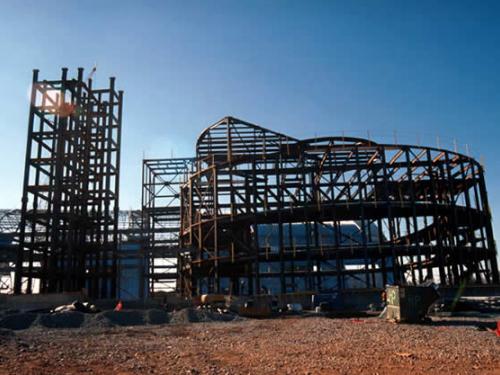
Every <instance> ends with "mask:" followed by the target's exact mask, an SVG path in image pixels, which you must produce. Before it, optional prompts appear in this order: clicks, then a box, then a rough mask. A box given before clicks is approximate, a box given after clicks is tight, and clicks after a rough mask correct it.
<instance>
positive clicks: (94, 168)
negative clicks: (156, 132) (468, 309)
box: [14, 68, 123, 298]
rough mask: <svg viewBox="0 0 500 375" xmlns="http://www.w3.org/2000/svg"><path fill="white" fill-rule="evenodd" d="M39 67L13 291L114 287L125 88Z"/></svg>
mask: <svg viewBox="0 0 500 375" xmlns="http://www.w3.org/2000/svg"><path fill="white" fill-rule="evenodd" d="M83 74H84V72H83V69H82V68H79V69H78V73H77V77H76V79H71V78H68V70H67V69H66V68H63V69H62V75H61V79H59V80H53V81H47V80H40V79H39V77H38V70H34V72H33V81H32V88H31V103H30V112H29V122H28V138H27V147H26V161H25V171H24V183H23V195H22V207H21V219H20V230H19V249H18V252H17V262H16V277H15V285H14V292H15V293H17V294H19V293H22V292H25V293H32V292H35V291H39V292H41V293H46V292H63V291H79V290H82V289H84V288H85V289H86V291H87V292H88V294H89V296H91V297H101V298H105V297H113V296H114V295H115V292H116V267H117V264H116V262H117V260H116V246H117V235H118V233H117V223H118V199H119V177H120V176H119V171H120V142H121V121H122V102H123V92H122V91H117V90H116V89H115V79H114V78H113V77H112V78H110V80H109V87H107V88H103V89H96V88H94V87H93V85H92V80H91V79H90V78H89V79H88V80H86V81H84V78H83Z"/></svg>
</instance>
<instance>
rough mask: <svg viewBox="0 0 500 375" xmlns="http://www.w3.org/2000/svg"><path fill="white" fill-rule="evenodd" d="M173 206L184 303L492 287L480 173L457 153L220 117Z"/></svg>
mask: <svg viewBox="0 0 500 375" xmlns="http://www.w3.org/2000/svg"><path fill="white" fill-rule="evenodd" d="M180 200H181V201H180V205H181V206H180V216H181V218H180V220H181V229H180V246H181V248H182V249H183V250H182V252H181V253H180V256H179V264H178V267H179V279H178V287H179V288H180V289H181V290H182V291H183V292H184V293H185V294H199V293H206V292H217V293H219V292H230V293H233V294H255V293H262V292H268V291H272V292H273V293H274V292H275V293H285V292H291V291H303V290H311V291H328V290H334V289H339V288H350V287H363V288H372V287H383V286H384V285H385V284H386V283H388V282H401V283H412V284H418V283H421V282H423V281H424V280H426V279H429V278H432V279H434V280H435V281H437V282H440V283H441V284H445V285H459V284H460V283H461V282H463V281H467V282H470V283H478V284H487V283H498V282H499V274H498V266H497V262H496V249H495V243H494V239H493V233H492V226H491V216H490V212H489V207H488V198H487V194H486V188H485V182H484V175H483V168H482V166H481V165H480V164H479V163H478V162H476V161H475V160H474V159H472V158H470V157H468V156H465V155H462V154H459V153H456V152H451V151H448V150H443V149H437V148H431V147H420V146H410V145H393V144H377V143H375V142H372V141H370V140H366V139H359V138H347V137H324V138H318V139H306V140H298V139H295V138H293V137H290V136H287V135H284V134H280V133H276V132H273V131H271V130H268V129H264V128H262V127H259V126H257V125H253V124H250V123H248V122H245V121H242V120H238V119H236V118H232V117H226V118H224V119H222V120H221V121H219V122H218V123H216V124H215V125H213V126H211V127H209V128H207V129H206V130H205V131H204V132H203V133H202V134H201V135H200V137H199V138H198V142H197V144H196V159H195V168H194V170H193V171H192V173H190V174H189V175H188V177H187V180H186V182H185V184H184V185H182V187H181V191H180Z"/></svg>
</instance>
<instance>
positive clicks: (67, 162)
mask: <svg viewBox="0 0 500 375" xmlns="http://www.w3.org/2000/svg"><path fill="white" fill-rule="evenodd" d="M122 102H123V92H122V91H117V90H116V89H115V80H114V78H111V79H110V81H109V86H108V87H106V88H103V89H96V88H94V87H93V85H92V80H91V79H87V80H84V78H83V69H81V68H80V69H78V73H77V77H76V78H74V79H73V78H69V77H68V71H67V69H63V70H62V75H61V78H60V79H59V80H53V81H47V80H40V79H39V78H38V71H37V70H35V71H34V73H33V82H32V90H31V103H30V113H29V121H28V138H27V149H26V161H25V173H24V182H23V194H22V206H21V210H20V211H19V212H17V211H16V212H14V211H6V212H5V213H3V214H2V216H1V217H0V224H1V227H0V229H1V234H2V237H1V238H0V239H1V241H0V250H1V254H0V255H1V256H0V271H1V272H0V284H2V285H3V284H4V283H5V286H2V289H6V288H10V286H7V283H6V282H4V281H2V280H6V279H7V278H8V277H10V275H11V274H12V273H13V272H12V271H15V281H14V288H13V289H14V293H16V294H19V293H32V292H37V291H39V292H41V293H47V292H64V291H81V290H82V289H85V290H86V291H87V293H88V295H89V296H90V297H93V298H107V297H115V295H116V293H117V290H119V289H120V285H117V283H118V284H119V283H120V280H122V281H123V283H127V284H129V281H128V280H125V278H124V275H121V274H120V271H119V269H118V268H119V267H120V264H119V260H118V259H117V251H118V246H119V244H120V238H121V237H123V238H124V239H126V241H128V244H127V246H123V249H126V254H125V255H124V257H125V258H126V259H125V258H124V259H123V261H122V263H123V267H124V270H125V269H126V271H127V272H128V274H129V275H136V274H137V275H139V276H137V278H140V281H139V284H140V285H139V287H138V290H139V292H138V293H136V294H137V295H139V297H140V298H143V297H144V296H145V294H146V293H147V291H149V292H157V291H168V290H171V289H173V288H175V289H177V291H179V292H181V293H182V294H184V295H185V296H190V295H200V294H204V293H227V294H233V295H254V294H261V293H271V294H283V293H289V292H302V291H310V292H331V291H335V290H341V289H352V288H354V289H359V288H366V289H371V288H382V287H384V286H385V285H386V284H388V283H391V284H392V283H401V284H414V285H415V284H421V283H423V282H425V281H427V280H430V279H432V280H434V281H435V282H438V283H440V284H441V285H445V286H459V285H463V284H464V283H467V284H488V285H493V284H497V285H498V284H499V283H500V280H499V271H498V264H497V260H496V248H495V241H494V238H493V230H492V224H491V213H490V209H489V205H488V197H487V193H486V186H485V181H484V171H483V167H482V166H481V165H480V164H479V163H478V162H476V161H475V160H474V159H472V158H471V157H469V156H466V155H463V154H460V153H458V152H452V151H448V150H444V149H439V148H432V147H421V146H411V145H398V144H380V143H375V142H373V141H372V140H369V139H361V138H351V137H335V136H333V137H322V138H311V139H297V138H294V137H292V136H289V135H285V134H281V133H278V132H275V131H272V130H269V129H265V128H263V127H260V126H257V125H254V124H251V123H249V122H246V121H242V120H239V119H236V118H233V117H225V118H223V119H222V120H220V121H219V122H217V123H216V124H214V125H212V126H210V127H208V128H207V129H205V130H204V131H203V132H202V133H201V135H200V136H199V137H198V140H197V142H196V154H195V155H194V157H189V158H170V159H148V160H144V161H143V175H142V207H141V212H136V213H134V214H133V215H132V213H130V214H129V215H128V216H127V217H128V218H129V219H127V220H129V221H130V223H125V224H123V223H122V224H120V225H121V226H120V228H119V208H118V201H119V177H120V143H121V122H122ZM125 216H126V215H125ZM125 216H124V215H122V217H125ZM17 217H19V220H17V219H16V218H17ZM17 223H18V224H17ZM4 224H5V225H4ZM4 226H5V228H3V227H4ZM2 228H3V229H2ZM14 254H15V258H16V259H15V262H13V257H14ZM14 263H15V268H14V269H12V264H14ZM127 272H124V274H125V273H127ZM134 277H136V276H134ZM132 284H133V283H132ZM132 284H130V285H132Z"/></svg>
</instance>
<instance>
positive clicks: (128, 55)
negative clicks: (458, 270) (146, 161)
mask: <svg viewBox="0 0 500 375" xmlns="http://www.w3.org/2000/svg"><path fill="white" fill-rule="evenodd" d="M0 51H1V52H0V54H1V55H0V56H1V59H0V82H1V85H0V129H1V134H2V136H1V137H0V150H2V151H1V155H2V157H1V158H0V171H1V173H2V176H3V177H2V179H1V185H0V188H1V189H0V192H1V194H0V207H2V208H4V207H5V208H10V207H19V206H20V194H21V186H22V169H23V163H24V150H25V142H26V140H25V137H26V129H27V116H28V105H29V103H28V94H27V92H28V89H29V82H30V79H31V70H32V69H33V68H39V69H40V71H41V72H40V75H41V77H42V78H47V79H52V78H58V77H59V74H60V67H62V66H67V67H68V68H70V70H71V71H73V72H76V68H77V67H78V66H82V67H85V68H86V69H87V70H90V69H91V68H92V66H93V65H94V64H95V63H97V73H96V76H95V80H96V84H97V85H104V84H106V83H107V78H108V77H109V76H111V75H114V76H116V77H117V86H118V87H119V88H121V89H123V90H124V91H125V102H124V121H123V144H122V166H123V168H122V180H121V188H122V190H121V207H122V208H123V209H128V208H138V207H139V205H140V183H141V180H140V173H141V172H140V168H141V159H142V157H143V155H146V156H147V157H168V156H170V155H172V154H173V155H174V156H189V155H192V154H193V151H194V150H193V145H194V141H195V139H196V137H197V135H198V134H199V133H200V132H201V131H202V129H203V128H204V127H206V126H208V125H210V124H211V123H213V122H215V121H216V120H218V119H219V118H221V117H223V116H225V115H234V116H236V117H240V118H242V119H246V120H248V121H251V122H255V123H258V124H260V125H263V126H266V127H270V128H272V129H276V130H278V131H281V132H285V133H288V134H290V135H293V136H296V137H311V136H315V135H318V136H319V135H332V134H333V135H334V134H340V133H341V132H342V131H344V132H345V134H352V135H355V136H366V135H367V132H368V131H369V132H370V134H371V135H372V137H373V138H374V140H376V141H392V140H393V138H394V132H396V137H397V140H398V141H400V142H408V143H410V142H411V143H417V142H421V143H422V144H429V145H436V138H437V137H439V142H440V145H441V146H446V147H447V148H453V140H454V139H456V142H457V144H458V147H459V149H460V150H462V151H464V150H465V148H464V144H465V143H467V144H469V147H470V150H471V152H472V154H473V155H474V156H476V157H477V158H480V159H481V160H483V161H484V162H485V165H486V173H487V174H486V178H487V184H488V188H489V194H490V202H491V206H492V211H493V215H494V217H496V218H497V220H496V221H495V229H496V237H497V238H498V237H499V236H500V189H498V188H497V187H498V186H500V174H499V173H498V171H499V161H498V159H499V156H500V155H499V146H498V144H499V139H500V2H498V1H479V2H478V1H465V2H462V1H343V2H341V1H251V2H250V1H248V2H247V1H177V2H173V1H140V2H139V1H133V2H132V1H131V2H128V1H69V0H68V1H43V0H38V1H23V0H19V1H7V0H4V1H2V2H1V3H0Z"/></svg>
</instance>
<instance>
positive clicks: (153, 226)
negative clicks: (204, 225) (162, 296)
mask: <svg viewBox="0 0 500 375" xmlns="http://www.w3.org/2000/svg"><path fill="white" fill-rule="evenodd" d="M193 163H194V158H172V159H149V160H144V161H143V167H142V216H143V217H142V225H143V233H144V237H145V246H144V251H145V258H146V260H147V261H148V267H147V271H146V274H145V279H146V280H147V282H148V285H149V292H150V293H155V292H159V291H171V290H172V289H174V288H175V283H176V280H177V278H178V273H177V258H178V253H179V231H180V221H181V200H180V186H181V184H183V183H184V182H185V181H186V179H187V177H188V175H189V174H190V173H191V172H192V171H193V167H194V165H193Z"/></svg>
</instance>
